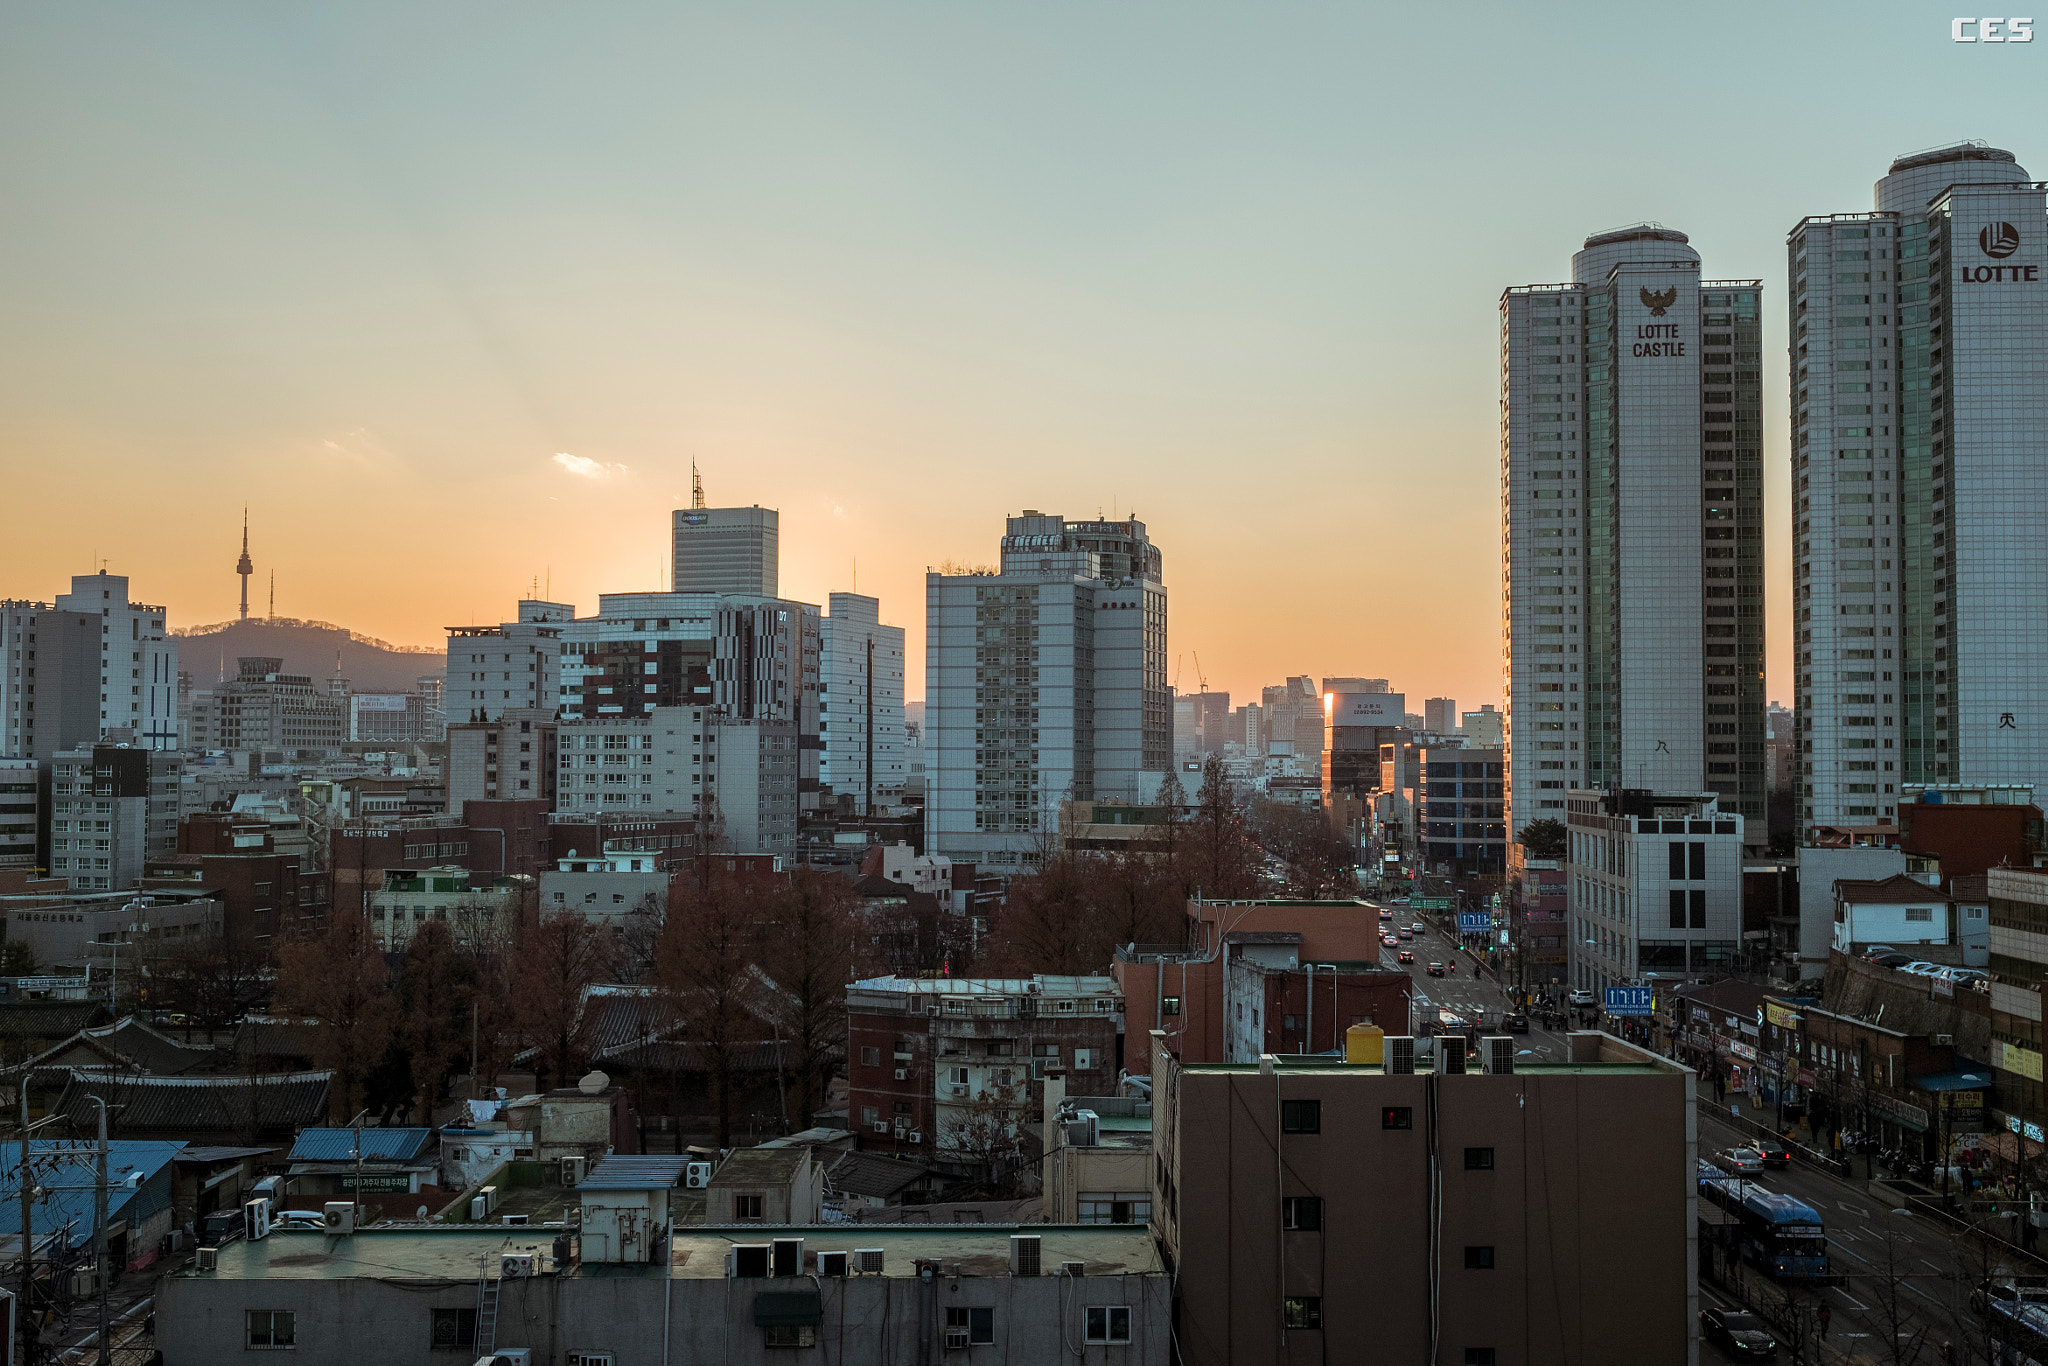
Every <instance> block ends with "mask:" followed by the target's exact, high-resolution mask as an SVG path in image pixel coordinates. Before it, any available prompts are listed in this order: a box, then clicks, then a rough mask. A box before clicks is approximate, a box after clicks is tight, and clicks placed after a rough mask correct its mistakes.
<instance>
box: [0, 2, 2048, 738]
mask: <svg viewBox="0 0 2048 1366" xmlns="http://www.w3.org/2000/svg"><path fill="white" fill-rule="evenodd" d="M1950 17H1951V15H1950V11H1949V10H1948V9H1937V8H1934V7H1932V6H1930V5H1926V4H1882V3H1880V4H1860V5H1853V6H1848V5H1842V6H1830V5H1813V6H1802V7H1789V6H1783V5H1764V4H1750V5H1745V4H1723V5H1717V6H1668V7H1663V8H1662V9H1658V8H1654V7H1650V6H1643V5H1601V4H1585V3H1581V4H1574V5H1570V6H1527V5H1523V6H1508V5H1491V4H1474V5H1466V6H1458V7H1450V6H1437V5H1428V6H1425V5H1402V6H1393V5H1384V4H1367V3H1347V4H1316V3H1297V4H1292V5H1287V6H1271V5H1248V4H1240V5H1234V6H1232V5H1215V4H1200V3H1176V4H1170V5H1169V4H1163V3H1125V4H1119V5H1114V6H1105V5H1081V4H1061V3H1053V4H1039V5H1031V6H1022V5H995V4H988V3H979V4H964V5H963V4H936V3H934V4H923V5H906V4H890V3H882V2H881V0H868V2H866V3H862V4H858V5H854V4H830V3H826V4H818V3H811V4H805V5H791V4H782V3H773V0H762V2H758V3H749V4H745V5H736V4H735V5H725V6H697V5H686V4H659V5H656V4H648V5H629V4H594V5H577V6H564V5H557V4H537V3H491V4H483V3H433V2H432V0H427V2H425V3H422V2H420V0H409V2H408V3H404V4H382V3H372V2H371V0H353V2H352V3H350V4H348V5H331V6H270V5H258V4H254V3H245V4H209V3H203V2H198V0H192V2H188V3H182V4H179V5H175V6H169V5H145V4H139V3H135V4H104V3H101V4H95V3H91V0H64V3H36V2H35V0H29V2H27V3H15V4H11V5H9V6H7V7H6V9H5V11H4V14H0V181H4V183H5V184H6V186H7V187H8V188H7V192H6V194H5V196H4V197H0V471H4V476H5V484H4V487H5V495H4V496H5V504H6V506H7V507H8V508H9V510H10V513H11V515H9V516H7V517H6V518H5V520H4V525H0V597H6V596H13V597H27V598H37V599H46V598H48V597H51V596H53V595H54V594H56V593H57V592H60V591H62V590H63V589H64V588H66V587H67V586H68V576H69V575H71V574H74V573H87V572H90V570H91V569H92V568H93V566H94V564H95V559H96V557H97V559H99V560H103V561H105V562H106V564H107V566H108V568H109V569H110V571H111V572H114V573H126V574H128V575H129V576H130V577H131V581H132V586H133V591H134V592H135V593H136V595H137V596H138V597H140V598H142V599H145V600H148V601H152V602H162V603H166V604H168V605H169V608H170V614H171V623H172V625H173V626H181V625H195V624H201V623H208V622H218V621H224V620H228V619H230V618H232V617H233V616H234V614H235V600H236V594H237V588H238V581H237V579H236V578H235V576H234V573H233V567H234V563H235V558H236V556H237V554H238V553H239V536H240V524H241V515H242V508H243V505H244V503H246V504H247V505H248V507H249V510H250V518H251V524H252V531H251V542H250V550H251V554H252V555H253V557H254V559H255V562H256V566H257V578H256V584H255V588H254V591H253V593H252V598H253V599H254V600H255V601H256V603H257V605H258V608H259V610H260V609H261V607H262V605H263V599H264V593H265V583H266V576H267V575H268V574H270V573H271V572H273V571H274V572H275V575H276V583H277V588H276V592H277V611H278V613H279V614H280V615H286V616H293V617H301V618H313V619H319V620H326V621H331V622H335V623H338V624H341V625H345V626H348V627H350V628H352V629H354V630H357V631H360V632H363V633H365V634H368V635H372V636H377V637H381V638H383V639H386V640H391V641H395V642H399V643H404V644H414V645H438V644H439V643H440V641H441V640H442V628H443V627H445V626H448V625H460V624H468V623H472V622H492V621H499V620H503V619H505V618H506V617H508V616H510V615H511V614H512V611H513V604H514V602H515V600H516V599H518V598H520V597H522V596H527V595H529V594H530V593H531V592H532V591H533V589H534V586H535V585H536V583H537V584H538V585H539V587H540V588H541V590H542V591H543V592H544V593H546V594H548V595H550V596H552V597H553V598H555V599H557V600H566V601H572V602H575V603H576V604H578V606H579V607H580V608H581V609H582V610H584V611H586V612H588V611H591V610H593V609H594V608H595V605H596V599H597V595H598V594H599V593H600V592H617V591H631V590H643V589H648V588H654V587H658V586H662V585H663V582H664V579H663V576H664V574H665V572H666V558H667V549H668V540H669V526H670V519H669V514H670V511H671V509H673V508H675V507H677V506H681V505H683V504H684V503H685V502H686V500H687V497H688V493H689V481H690V464H691V461H692V460H693V459H694V460H696V461H697V462H698V465H699V467H700V468H701V469H702V471H703V477H704V484H705V489H706V492H707V495H708V497H709V500H710V501H711V502H712V503H713V504H714V505H730V504H739V505H744V504H754V503H759V504H762V505H764V506H769V507H774V508H777V509H779V510H780V513H781V532H782V570H781V572H782V590H783V592H784V594H785V595H786V596H791V597H796V598H800V599H804V600H807V601H813V602H823V601H824V600H825V596H826V594H827V593H829V592H832V591H836V590H845V589H848V588H852V587H856V586H857V587H858V589H859V591H862V592H865V593H872V594H875V595H878V596H879V597H880V598H881V600H882V608H883V616H884V619H885V620H887V621H890V622H893V623H896V624H900V625H903V626H905V627H906V628H908V645H909V653H910V656H911V657H910V659H909V661H908V669H907V672H908V674H909V678H908V679H907V683H908V689H907V691H908V695H909V696H910V697H911V698H912V699H916V698H918V697H920V696H921V695H922V692H923V689H922V678H923V655H924V651H923V634H924V632H923V607H922V602H923V583H922V579H921V576H922V575H923V573H924V572H925V571H926V569H927V567H931V566H936V565H938V564H939V563H940V562H941V561H945V560H962V561H970V562H987V561H992V560H994V559H995V558H996V543H997V539H998V538H999V537H1000V535H1001V534H1002V525H1003V517H1004V516H1005V515H1006V514H1014V513H1017V512H1020V511H1022V510H1023V509H1024V508H1026V507H1031V508H1037V509H1040V510H1042V511H1046V512H1059V513H1064V514H1066V515H1067V516H1069V517H1092V516H1094V515H1096V514H1097V513H1098V511H1099V512H1102V513H1105V514H1111V515H1115V514H1117V513H1123V514H1129V513H1130V512H1131V511H1133V510H1135V512H1136V514H1137V515H1138V516H1139V517H1140V518H1141V519H1142V520H1144V521H1145V523H1146V524H1147V526H1148V527H1149V528H1150V531H1151V534H1152V536H1153V538H1154V540H1155V541H1156V542H1157V543H1158V544H1159V545H1160V546H1161V547H1162V548H1163V552H1164V556H1165V568H1166V581H1167V586H1168V591H1169V602H1170V623H1169V652H1170V653H1171V654H1172V656H1173V659H1172V661H1171V662H1170V665H1169V667H1170V669H1171V670H1172V671H1173V672H1175V673H1176V674H1177V676H1178V686H1179V687H1180V688H1181V689H1182V690H1183V691H1192V690H1194V689H1195V688H1196V687H1197V686H1199V684H1200V682H1201V681H1202V680H1204V679H1206V682H1207V686H1208V687H1209V688H1211V689H1226V690H1228V691H1230V692H1231V693H1232V694H1233V695H1234V696H1235V697H1237V698H1239V699H1240V700H1241V699H1243V698H1244V696H1245V695H1247V694H1250V695H1251V697H1252V700H1256V694H1257V690H1258V688H1259V687H1260V686H1262V685H1264V684H1268V683H1275V682H1278V681H1280V679H1281V678H1282V677H1283V676H1285V675H1289V674H1301V673H1307V674H1311V675H1317V676H1322V675H1344V676H1352V675H1362V676H1369V677H1386V678H1390V679H1391V680H1392V681H1393V685H1394V687H1395V688H1396V689H1397V690H1403V691H1406V692H1407V693H1408V694H1409V696H1410V698H1411V699H1412V700H1411V708H1412V709H1416V710H1419V709H1420V707H1419V699H1421V698H1422V697H1425V696H1452V697H1455V698H1456V699H1458V701H1459V703H1460V705H1462V706H1465V707H1468V708H1469V707H1474V706H1477V705H1478V704H1479V703H1481V702H1486V701H1495V702H1497V701H1498V698H1499V695H1500V661H1499V638H1500V622H1499V614H1500V608H1499V598H1500V568H1499V526H1500V511H1499V438H1498V419H1497V413H1498V395H1499V372H1498V356H1497V342H1498V338H1497V326H1498V324H1497V313H1496V309H1497V305H1498V300H1499V296H1500V293H1501V291H1502V290H1503V289H1504V288H1506V287H1508V286H1510V285H1515V284H1525V283H1536V282H1545V281H1554V280H1562V279H1565V278H1567V277H1568V275H1569V271H1570V257H1571V253H1572V251H1573V250H1574V249H1576V248H1577V246H1578V245H1579V243H1580V242H1581V241H1582V240H1583V238H1584V237H1585V236H1586V235H1587V234H1588V233H1591V232H1595V231H1599V230H1602V229H1606V228H1610V227H1614V226H1617V225H1621V224H1626V223H1632V222H1637V221H1641V220H1646V219H1647V220H1653V221H1657V222H1661V223H1664V224H1667V225H1669V226H1672V227H1677V228H1680V229H1682V230H1684V231H1685V232H1687V233H1688V234H1690V236H1691V239H1692V243H1693V245H1694V246H1695V247H1697V248H1698V249H1699V251H1700V253H1701V255H1702V257H1703V258H1704V270H1705V272H1706V274H1707V275H1708V276H1709V277H1713V278H1723V279H1727V278H1747V277H1760V278H1762V279H1763V280H1764V282H1765V288H1766V291H1767V293H1766V296H1765V297H1766V304H1765V329H1766V330H1765V352H1766V367H1767V369H1766V376H1765V378H1766V388H1765V431H1766V447H1765V460H1766V468H1767V470H1768V471H1769V483H1768V487H1767V495H1766V497H1767V508H1768V517H1769V526H1768V528H1767V532H1766V534H1767V536H1768V538H1769V540H1768V548H1769V556H1770V559H1769V571H1770V575H1771V597H1770V611H1771V621H1770V665H1769V669H1770V674H1769V684H1770V691H1771V695H1772V696H1773V697H1780V698H1784V699H1785V700H1787V701H1789V700H1790V698H1789V687H1788V686H1787V685H1788V680H1789V672H1790V670H1789V663H1790V660H1789V648H1790V635H1789V626H1788V625H1787V621H1788V614H1789V604H1790V593H1789V579H1788V575H1787V560H1788V551H1789V544H1788V541H1789V532H1788V529H1787V517H1786V509H1787V496H1788V494H1787V476H1786V433H1785V427H1786V423H1785V411H1786V394H1785V374H1784V369H1785V366H1784V341H1785V308H1784V284H1785V269H1784V267H1785V254H1784V240H1785V235H1786V233H1787V231H1788V230H1789V229H1790V228H1791V227H1792V226H1793V225H1794V224H1795V223H1796V222H1797V221H1798V220H1799V219H1800V218H1801V217H1802V216H1804V215H1807V214H1817V213H1833V212H1849V211H1858V210H1864V209H1868V208H1869V207H1870V187H1871V183H1872V182H1873V181H1874V180H1876V179H1877V178H1878V177H1879V176H1881V175H1883V174H1884V172H1885V169H1886V167H1887V165H1888V164H1889V162H1890V160H1891V158H1893V157H1894V156H1897V155H1899V154H1901V153H1905V152H1908V151H1914V150H1918V149H1922V148H1926V147H1931V146H1936V145H1940V144H1944V143H1949V142H1954V141H1957V140H1960V139H1963V138H1983V139H1986V140H1988V141H1990V142H1992V143H1993V144H1995V145H1998V146H2002V147H2007V148H2010V149H2011V150H2012V151H2014V152H2015V153H2016V154H2017V155H2018V157H2019V159H2020V162H2021V164H2023V165H2026V166H2029V167H2030V168H2031V169H2032V170H2034V172H2035V173H2036V174H2038V175H2048V147H2044V146H2042V145H2041V136H2040V131H2039V130H2040V129H2041V128H2042V127H2043V126H2044V120H2043V117H2042V116H2043V114H2044V113H2048V98H2044V93H2043V92H2044V91H2048V40H2043V41H2037V42H2034V43H2031V44H2027V45H2007V46H2002V47H2001V46H1991V45H1960V44H1956V43H1954V42H1952V41H1951V35H1950V27H1949V20H1950ZM2044 20H2048V16H2044ZM856 575H857V583H856Z"/></svg>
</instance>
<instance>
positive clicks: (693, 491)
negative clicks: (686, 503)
mask: <svg viewBox="0 0 2048 1366" xmlns="http://www.w3.org/2000/svg"><path fill="white" fill-rule="evenodd" d="M690 506H691V507H693V508H700V507H703V506H704V476H703V475H701V474H699V473H697V458H696V457H695V456H691V457H690Z"/></svg>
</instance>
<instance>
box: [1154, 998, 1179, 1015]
mask: <svg viewBox="0 0 2048 1366" xmlns="http://www.w3.org/2000/svg"><path fill="white" fill-rule="evenodd" d="M1159 1013H1160V1014H1161V1015H1178V1014H1180V997H1178V996H1162V997H1160V998H1159Z"/></svg>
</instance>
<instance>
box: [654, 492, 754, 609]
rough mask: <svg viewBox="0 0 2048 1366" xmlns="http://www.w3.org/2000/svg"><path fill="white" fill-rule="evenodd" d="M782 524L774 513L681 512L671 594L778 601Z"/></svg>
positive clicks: (734, 510)
mask: <svg viewBox="0 0 2048 1366" xmlns="http://www.w3.org/2000/svg"><path fill="white" fill-rule="evenodd" d="M779 521H780V518H779V517H778V516H777V514H776V513H775V511H774V509H772V508H764V507H750V508H707V507H689V508H678V509H677V510H676V513H675V521H674V531H675V558H674V561H673V563H674V573H673V578H672V581H671V583H670V585H669V586H670V588H671V590H672V591H674V592H677V593H737V594H745V595H751V596H753V597H757V598H772V597H776V596H778V595H779V593H780V591H781V590H780V588H779V587H778V583H779V580H780V572H779V560H778V555H779V551H778V549H777V542H778V539H779V535H780V533H779V529H778V526H777V523H778V522H779Z"/></svg>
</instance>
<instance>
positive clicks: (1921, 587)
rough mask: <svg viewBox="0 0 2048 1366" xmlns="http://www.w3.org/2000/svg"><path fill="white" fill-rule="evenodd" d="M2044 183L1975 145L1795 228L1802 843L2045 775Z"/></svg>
mask: <svg viewBox="0 0 2048 1366" xmlns="http://www.w3.org/2000/svg"><path fill="white" fill-rule="evenodd" d="M2043 197H2044V190H2043V187H2042V186H2041V185H2039V184H2036V183H2034V182H2033V181H2032V180H2031V178H2030V177H2029V176H2028V174H2027V172H2026V170H2025V169H2024V168H2023V167H2021V166H2019V165H2018V164H2017V163H2016V162H2015V161H2014V159H2013V156H2012V154H2011V153H2010V152H2005V151H2000V150H1998V149H1997V148H1993V147H1986V146H1984V145H1982V144H1980V143H1964V144H1960V145H1957V146H1953V147H1945V148H1941V149H1939V150H1937V151H1931V152H1923V153H1919V154H1916V155H1913V156H1906V157H1901V158H1899V159H1898V160H1897V161H1895V162H1893V163H1892V165H1891V169H1890V173H1889V174H1887V175H1886V176H1885V177H1884V178H1883V179H1882V180H1880V181H1878V182H1877V186H1876V202H1875V206H1874V208H1873V210H1872V211H1871V212H1868V213H1845V214H1830V215H1826V216H1821V217H1813V218H1807V219H1804V220H1802V221H1801V222H1800V223H1799V224H1798V226H1796V227H1795V228H1793V230H1792V232H1791V235H1790V236H1789V238H1788V239H1787V252H1788V255H1789V257H1790V264H1791V277H1790V278H1791V280H1792V289H1793V304H1792V307H1793V327H1792V365H1791V377H1790V378H1791V399H1792V409H1791V421H1792V464H1793V469H1792V483H1793V489H1792V498H1793V519H1792V542H1793V545H1792V548H1793V551H1794V558H1793V567H1794V568H1793V572H1794V576H1795V578H1794V588H1793V592H1794V601H1793V609H1794V618H1795V620H1794V623H1793V628H1794V631H1795V633H1796V634H1795V637H1794V645H1795V648H1796V650H1797V654H1796V668H1797V673H1796V675H1795V677H1796V681H1797V685H1798V696H1797V700H1796V704H1795V710H1796V712H1797V714H1798V718H1797V722H1796V731H1795V739H1796V750H1797V752H1796V754H1795V755H1794V762H1795V763H1796V764H1797V766H1798V768H1799V772H1798V773H1797V774H1796V775H1795V777H1794V779H1793V780H1794V782H1795V783H1797V784H1798V787H1797V793H1798V802H1799V823H1800V827H1801V830H1802V832H1803V835H1804V842H1806V843H1823V842H1827V841H1826V840H1825V839H1824V838H1822V837H1821V833H1820V832H1822V831H1824V830H1827V829H1830V828H1841V829H1845V830H1850V831H1854V830H1859V829H1860V830H1873V829H1876V828H1880V827H1885V826H1890V825H1891V824H1892V823H1893V821H1894V819H1895V818H1896V815H1897V807H1898V803H1899V801H1900V800H1901V799H1902V794H1904V793H1908V792H1912V791H1917V790H1918V789H1919V788H1921V787H1922V786H1924V785H1928V784H1937V783H1994V784H1997V783H2034V782H2040V781H2042V778H2043V774H2044V773H2048V693H2044V692H2043V690H2042V689H2041V688H2040V687H2039V686H2038V683H2037V679H2038V676H2039V666H2040V660H2041V658H2042V653H2043V638H2042V631H2043V627H2042V623H2043V621H2044V620H2048V543H2044V541H2043V540H2042V537H2041V536H2040V534H2039V531H2040V528H2041V526H2042V525H2043V524H2044V523H2048V456H2044V453H2048V408H2044V407H2043V405H2042V401H2041V395H2042V393H2043V392H2048V280H2044V279H2043V278H2042V267H2043V263H2044V258H2048V252H2044V240H2043V239H2044V237H2048V231H2044V226H2043V225H2044V221H2048V220H2044V202H2043Z"/></svg>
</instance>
